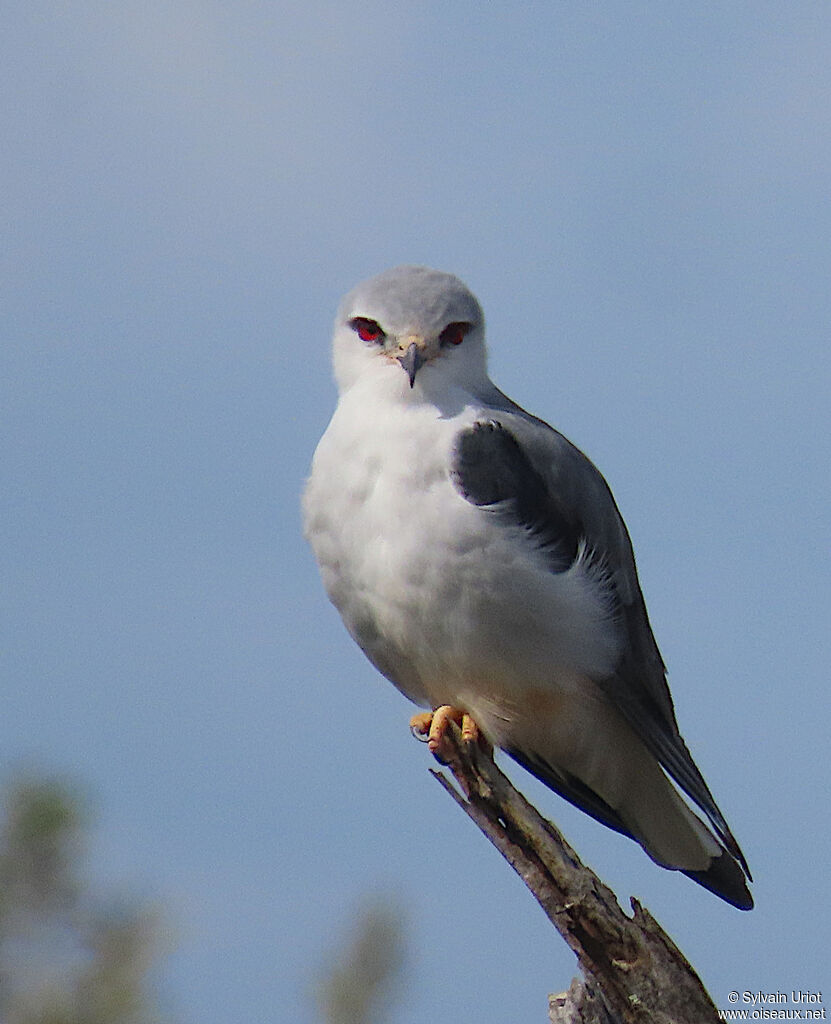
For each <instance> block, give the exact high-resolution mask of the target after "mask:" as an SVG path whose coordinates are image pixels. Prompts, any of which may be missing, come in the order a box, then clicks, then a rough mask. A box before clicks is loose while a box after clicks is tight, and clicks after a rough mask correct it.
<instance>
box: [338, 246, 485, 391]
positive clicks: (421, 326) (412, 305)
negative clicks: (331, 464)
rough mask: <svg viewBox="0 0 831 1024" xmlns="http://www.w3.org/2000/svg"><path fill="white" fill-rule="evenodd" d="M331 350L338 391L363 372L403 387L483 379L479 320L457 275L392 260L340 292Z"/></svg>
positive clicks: (475, 304) (480, 381)
mask: <svg viewBox="0 0 831 1024" xmlns="http://www.w3.org/2000/svg"><path fill="white" fill-rule="evenodd" d="M333 357H334V364H335V377H336V378H337V382H338V386H339V388H340V390H341V393H343V392H344V391H346V390H348V389H349V388H351V387H352V385H353V384H355V383H356V382H357V381H359V380H362V379H363V378H365V377H367V376H372V377H373V378H376V379H378V378H383V377H386V378H387V379H388V380H394V381H395V382H396V384H399V382H403V383H404V385H405V387H407V388H409V389H414V388H416V387H418V386H420V385H421V384H424V385H425V386H426V385H427V383H428V382H429V381H433V382H441V381H444V382H447V383H448V384H456V385H458V386H462V387H467V388H476V387H477V386H481V385H482V384H483V383H484V382H486V381H487V365H486V363H487V360H486V353H485V320H484V317H483V315H482V310H481V307H480V306H479V303H478V302H477V301H476V297H475V296H474V295H473V293H472V292H471V291H470V290H469V289H468V288H467V287H466V286H465V285H464V284H463V283H462V282H461V281H460V280H459V279H458V277H454V276H453V275H452V274H445V273H442V272H441V271H438V270H430V269H429V268H428V267H408V266H405V267H394V268H393V269H392V270H385V271H384V272H383V273H381V274H378V275H377V276H376V277H372V278H370V279H369V280H368V281H364V282H363V283H362V284H359V285H358V286H357V287H356V288H353V290H352V291H351V292H349V294H348V295H346V296H345V298H344V299H343V301H342V302H341V304H340V308H339V309H338V315H337V318H336V320H335V333H334V338H333Z"/></svg>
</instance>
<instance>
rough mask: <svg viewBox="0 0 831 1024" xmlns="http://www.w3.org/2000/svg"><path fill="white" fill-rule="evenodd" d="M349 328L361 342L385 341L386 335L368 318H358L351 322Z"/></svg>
mask: <svg viewBox="0 0 831 1024" xmlns="http://www.w3.org/2000/svg"><path fill="white" fill-rule="evenodd" d="M349 326H350V327H351V328H352V330H353V331H354V332H355V333H356V334H357V335H358V337H359V338H360V339H361V341H383V340H384V338H385V337H386V334H384V332H383V331H382V330H381V327H380V325H379V324H378V323H376V321H375V320H370V319H369V317H366V316H356V317H353V318H352V319H351V320H350V321H349Z"/></svg>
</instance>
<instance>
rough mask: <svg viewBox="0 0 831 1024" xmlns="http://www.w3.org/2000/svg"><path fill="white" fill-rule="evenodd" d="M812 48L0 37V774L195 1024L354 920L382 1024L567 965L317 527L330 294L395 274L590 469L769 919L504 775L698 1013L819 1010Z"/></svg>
mask: <svg viewBox="0 0 831 1024" xmlns="http://www.w3.org/2000/svg"><path fill="white" fill-rule="evenodd" d="M829 52H831V10H829V8H828V6H827V5H825V4H822V3H807V2H799V0H796V2H793V3H788V4H779V3H765V2H754V3H742V2H736V3H729V4H726V3H725V4H717V3H706V4H698V5H694V6H688V7H686V8H685V7H683V6H682V5H674V6H667V5H663V4H643V3H641V4H626V5H624V4H614V3H609V2H599V3H594V4H577V3H572V4H568V3H553V4H552V3H529V4H524V5H516V4H505V3H496V4H489V5H487V6H486V7H485V6H483V5H481V4H473V3H467V2H460V3H457V4H452V5H451V4H438V3H421V4H413V3H409V2H406V0H405V2H402V3H397V4H395V5H392V4H382V3H363V4H349V3H345V4H343V3H334V2H332V3H325V2H318V0H313V2H310V3H308V4H306V5H304V7H303V9H302V10H301V9H299V5H291V4H281V3H275V4H266V3H262V2H244V3H239V4H235V5H231V6H229V5H221V4H216V3H209V2H206V0H190V2H185V0H179V2H173V0H149V2H148V0H145V2H143V3H142V4H137V3H134V2H132V0H126V2H124V3H120V4H111V3H105V2H87V3H83V4H81V5H77V4H68V3H61V2H55V3H42V2H38V0H30V2H28V3H26V4H18V5H12V6H7V8H6V9H5V11H4V13H3V31H2V33H0V95H2V96H3V101H2V108H0V117H2V133H3V139H4V142H3V146H2V148H0V185H2V188H0V204H1V205H0V209H1V210H2V223H3V229H2V237H3V245H2V248H1V249H0V260H2V273H0V329H1V330H2V334H0V388H2V395H0V403H1V407H2V424H3V436H4V443H3V445H2V450H0V466H1V467H2V469H1V470H0V471H1V472H2V492H3V498H2V502H3V513H2V518H1V519H0V558H2V578H3V586H2V591H0V600H1V601H2V615H1V618H0V621H2V627H0V628H2V633H3V643H2V655H0V657H1V658H2V673H3V693H4V697H3V701H2V714H0V772H2V773H3V774H5V775H7V774H8V773H10V772H12V771H13V770H15V769H19V768H20V767H21V766H40V767H42V768H45V769H47V770H55V771H60V772H65V773H68V774H69V775H70V776H72V777H73V778H74V779H76V780H78V781H79V782H80V783H81V784H82V785H84V786H85V787H87V789H88V791H89V792H90V793H91V794H92V795H93V798H94V801H95V803H96V805H97V807H98V812H99V820H100V825H99V829H98V832H97V834H96V839H95V843H94V846H93V850H92V857H93V867H92V870H93V872H94V874H95V876H96V877H97V878H99V879H100V880H101V882H102V883H106V884H112V885H116V884H121V883H124V884H127V885H128V886H132V887H133V888H134V889H136V890H137V891H140V892H141V893H143V894H145V895H147V896H149V897H153V898H155V899H158V900H159V901H161V902H162V903H163V904H164V906H165V907H166V912H167V915H168V919H169V920H170V922H171V930H172V932H173V933H174V934H175V938H176V942H177V951H176V953H175V954H174V955H173V956H172V957H171V958H170V960H169V962H168V963H167V965H166V968H165V973H164V978H163V991H164V998H165V1000H166V1004H167V1005H168V1006H169V1008H170V1009H171V1010H172V1011H173V1012H174V1013H175V1014H176V1016H177V1018H178V1019H179V1020H181V1021H184V1022H197V1021H200V1022H201V1021H208V1020H221V1021H227V1022H237V1021H239V1022H248V1021H252V1020H262V1021H265V1020H275V1021H276V1020H296V1021H300V1022H307V1021H308V1022H311V1021H313V1020H315V1012H314V1008H313V1001H312V999H311V995H310V992H311V989H312V987H313V984H314V978H315V976H316V972H317V971H318V969H319V968H320V965H321V964H323V963H325V961H326V956H327V952H328V951H329V950H330V949H331V948H333V946H334V945H335V944H336V943H337V941H338V939H339V937H340V936H342V935H343V934H344V932H345V931H347V930H348V927H349V922H350V919H351V918H352V916H353V915H354V914H355V912H356V908H358V907H360V906H361V904H362V902H363V901H364V900H366V899H367V898H369V897H371V896H372V895H373V894H376V893H381V894H386V895H387V896H388V897H390V898H391V899H394V900H395V901H396V902H397V905H398V906H399V907H400V908H401V911H402V914H403V915H404V918H405V920H406V926H407V936H408V943H409V954H408V961H407V968H406V971H405V976H404V982H403V990H402V994H401V1003H400V1005H399V1007H398V1009H397V1011H396V1013H395V1015H394V1018H393V1019H394V1022H395V1024H414V1022H416V1021H421V1020H423V1019H425V1016H426V1014H427V1013H428V1012H429V1011H431V1010H433V1009H434V1008H435V1007H437V1006H449V1005H451V1004H453V1003H454V1001H457V1002H458V1003H459V1004H460V1005H462V1006H463V1007H464V1016H465V1019H470V1020H480V1021H483V1022H501V1021H505V1020H526V1021H532V1020H543V1019H545V1014H546V994H547V993H548V992H549V991H556V990H559V989H562V988H565V987H567V985H568V983H569V980H570V978H571V976H572V974H573V973H574V970H575V965H574V961H573V957H572V955H571V953H570V952H569V951H568V950H567V948H566V947H565V945H564V944H563V943H562V941H561V940H560V939H559V937H558V936H557V935H556V934H555V933H554V931H553V930H552V929H551V928H550V926H549V925H548V924H547V922H546V921H545V919H544V918H543V916H542V914H541V913H540V911H539V909H538V908H537V906H536V904H535V903H534V902H533V900H532V899H531V897H530V896H529V895H527V894H526V893H525V891H524V890H523V888H522V886H521V884H520V883H519V881H518V880H517V879H515V878H514V877H513V876H512V874H511V873H510V871H509V869H508V868H507V867H506V866H505V865H504V864H503V863H502V862H501V860H500V858H499V856H498V855H497V854H496V852H495V851H493V850H492V849H491V848H490V847H489V846H488V845H487V843H486V842H485V841H484V839H482V838H481V837H480V836H479V835H478V834H477V833H476V831H475V830H474V829H473V827H472V826H471V825H470V823H469V822H468V821H467V820H466V819H464V817H463V816H462V815H461V814H460V813H459V811H458V810H457V809H456V808H455V807H454V806H453V805H452V802H451V801H450V800H449V799H448V798H447V797H446V796H445V795H444V794H443V793H442V792H441V790H440V789H439V787H438V786H437V785H436V783H435V782H434V781H433V780H432V779H431V778H430V776H429V775H428V772H427V768H428V766H429V761H428V755H427V753H426V750H425V748H424V747H423V746H421V745H419V744H417V743H415V742H414V741H413V740H412V739H411V738H410V736H409V733H408V730H407V720H408V718H409V715H410V714H411V711H412V709H411V707H410V706H409V705H408V704H407V703H406V701H405V700H404V698H402V697H401V696H400V695H399V694H398V693H397V692H396V691H395V690H394V689H393V687H391V686H390V685H389V684H388V683H386V682H385V681H384V680H383V679H381V678H380V677H379V676H378V675H377V674H376V673H375V672H374V670H373V669H372V668H371V666H370V665H369V664H368V663H367V662H365V660H364V659H363V656H362V655H361V653H360V651H358V650H357V648H355V647H354V645H353V644H352V643H351V641H350V640H349V638H348V636H347V635H346V633H345V631H344V630H343V628H342V626H341V625H340V622H339V620H338V618H337V615H336V613H335V611H334V610H333V609H332V608H331V607H330V606H329V605H328V603H327V602H326V599H325V596H324V594H323V590H322V587H321V585H320V582H319V580H318V577H317V572H316V568H315V565H314V562H313V559H312V557H311V555H310V552H309V551H308V549H307V548H306V546H305V544H304V543H303V540H302V537H301V531H300V522H299V511H298V496H299V493H300V491H301V489H302V485H303V480H304V477H305V474H306V472H307V468H308V463H309V460H310V457H311V454H312V451H313V450H314V446H315V444H316V443H317V440H318V437H319V436H320V434H321V433H322V431H323V429H324V428H325V425H326V423H327V421H328V418H329V416H330V414H331V411H332V408H333V406H334V402H335V390H334V386H333V384H332V382H331V374H330V369H329V334H330V326H331V321H332V318H333V315H334V311H335V308H336V305H337V302H338V299H339V297H340V295H341V294H342V293H343V292H344V291H346V290H347V289H348V288H350V287H351V286H352V285H354V284H355V283H356V282H357V281H359V280H361V279H362V278H364V277H366V276H368V275H369V274H372V273H374V272H376V271H378V270H381V269H384V268H385V267H387V266H390V265H394V264H396V263H401V262H410V263H413V262H416V263H418V262H421V263H427V264H430V265H433V266H437V267H440V268H441V269H445V270H449V271H453V272H455V273H457V274H459V275H460V276H461V277H463V278H464V279H465V280H466V281H467V283H468V284H469V285H470V286H471V288H472V289H473V290H474V291H475V292H476V293H477V295H478V296H479V298H480V300H481V302H482V304H483V306H484V309H485V313H486V316H487V319H488V331H489V338H490V349H491V371H492V376H493V377H494V379H495V380H496V382H497V383H498V384H499V386H500V387H501V388H502V389H503V390H504V391H506V392H507V393H508V394H510V395H511V396H512V397H513V398H515V399H516V400H517V401H519V402H520V403H521V404H522V405H524V406H525V407H526V408H528V409H529V410H531V411H533V412H535V413H537V414H538V415H540V416H542V417H544V418H545V419H548V420H549V421H551V422H552V423H554V424H555V425H556V426H557V427H559V428H560V429H561V430H563V431H564V432H565V433H566V434H567V435H568V436H569V437H570V438H571V439H572V440H573V441H575V443H577V444H578V445H579V446H580V447H582V448H583V449H584V450H585V451H586V452H587V453H588V454H589V455H590V456H591V457H592V458H593V459H594V461H595V462H596V463H597V464H598V465H599V466H600V468H601V470H602V471H603V472H604V474H605V475H606V477H607V479H608V480H609V482H610V484H611V486H612V488H613V490H614V492H615V495H616V497H617V500H618V503H619V505H620V507H621V509H622V511H623V513H624V516H625V517H626V520H627V523H628V525H629V528H630V531H631V533H632V536H633V540H634V543H635V549H636V553H637V556H638V564H639V569H640V574H641V581H642V584H643V588H644V591H645V594H646V599H647V604H648V606H649V609H650V615H651V618H652V622H653V626H654V628H655V631H656V634H657V637H658V642H659V644H660V646H661V649H662V652H663V655H664V658H665V660H666V661H667V663H668V665H669V669H670V682H671V686H672V690H673V694H674V697H675V702H676V708H677V711H678V716H679V720H680V723H681V727H682V731H683V733H684V735H685V737H686V739H687V742H688V744H689V745H690V747H691V749H692V751H693V753H694V755H695V757H696V760H697V761H698V762H699V764H700V766H701V768H702V770H703V771H704V774H705V775H706V777H707V779H708V781H709V782H710V785H711V788H712V789H713V791H714V793H715V795H716V798H717V800H718V801H719V803H720V805H721V806H722V809H723V810H724V812H725V814H726V815H727V817H728V819H729V821H730V823H731V825H732V826H733V829H734V831H735V833H736V835H737V837H738V838H739V841H740V842H741V844H742V846H743V848H744V850H745V852H746V854H747V857H748V860H749V862H750V865H751V869H752V870H753V873H754V877H755V879H756V884H755V887H754V894H755V897H756V901H757V909H756V910H754V911H753V912H752V913H750V914H741V913H739V912H738V911H735V910H733V909H732V908H729V907H727V906H725V905H722V904H721V903H720V902H719V901H718V900H716V899H715V898H713V897H711V896H709V895H708V894H707V893H705V892H703V890H700V889H698V888H697V887H696V886H694V885H693V884H692V883H690V882H689V881H688V880H686V879H684V878H683V877H681V876H680V875H676V874H671V873H668V872H663V871H661V870H659V869H658V868H656V867H655V866H654V865H653V864H652V863H651V862H650V861H649V860H648V859H647V858H646V857H645V856H644V854H643V853H642V851H640V849H639V848H638V847H637V846H635V844H633V843H631V842H627V841H626V840H624V839H622V838H620V837H617V836H615V835H613V834H612V833H610V832H608V831H607V830H605V829H602V828H601V827H600V826H598V825H596V824H595V823H593V822H592V821H590V820H588V819H587V818H585V817H584V816H581V815H579V814H578V813H577V812H574V811H572V810H571V809H570V808H567V807H566V806H565V805H564V804H563V802H562V801H560V800H559V799H557V798H556V797H555V796H554V795H553V794H550V793H548V792H547V791H546V790H544V789H543V788H542V787H541V786H539V785H537V784H536V783H535V782H534V781H533V780H531V779H530V778H529V777H528V776H526V775H525V774H523V773H522V772H521V770H520V769H515V770H512V775H513V776H514V778H515V779H516V780H517V781H518V783H519V784H520V785H521V787H522V788H523V790H524V791H525V792H526V793H528V794H529V795H530V796H531V797H532V799H534V800H535V802H537V804H538V805H539V806H540V807H541V809H542V810H543V812H544V813H546V814H548V815H550V816H551V817H552V818H553V819H554V820H555V821H556V822H558V823H559V824H560V825H561V827H562V828H563V829H564V831H565V833H566V836H567V837H568V839H569V840H570V841H571V842H572V844H573V845H574V846H575V847H576V849H577V850H578V852H579V853H580V854H581V855H582V856H583V857H584V859H586V860H587V861H588V862H589V863H590V864H591V865H592V866H593V867H594V868H595V869H596V870H597V871H598V872H599V873H600V874H601V876H602V877H603V878H604V879H605V880H606V881H607V882H608V883H609V884H610V885H611V886H612V887H613V888H614V889H615V891H616V892H617V894H618V896H619V898H620V900H621V902H623V903H626V902H627V901H628V897H629V895H630V894H631V895H636V896H637V897H638V898H639V899H640V900H641V901H642V902H643V903H644V904H645V905H646V906H647V907H648V908H649V909H650V910H651V911H652V912H653V914H654V915H655V916H656V917H657V918H658V919H659V920H660V921H661V922H662V923H663V925H664V926H665V927H666V928H667V930H668V931H669V932H670V933H671V934H672V935H673V937H674V938H675V940H676V941H677V942H678V944H679V945H680V946H681V948H682V949H683V950H684V951H685V953H686V954H687V956H688V957H689V959H690V960H691V961H692V962H693V963H694V964H695V966H696V967H697V968H698V970H699V971H700V973H701V976H702V978H703V980H704V982H705V984H706V985H707V986H708V988H709V990H710V992H711V993H712V995H713V997H714V999H715V1000H716V1002H717V1003H718V1004H719V1005H721V1006H726V1005H727V1003H726V995H727V992H728V991H729V990H730V989H738V990H740V991H741V990H745V989H749V990H766V991H767V990H775V989H781V990H789V989H791V988H802V989H806V988H807V989H812V990H817V989H822V988H829V987H831V986H829V984H828V982H829V980H831V979H829V977H828V967H827V948H828V944H829V934H828V920H829V914H828V904H829V899H828V897H829V889H830V888H831V886H829V881H828V871H827V865H828V860H829V853H830V852H831V851H829V838H830V835H829V824H828V821H829V800H828V791H827V775H828V754H827V749H828V740H827V736H828V730H829V724H831V723H830V722H829V712H828V700H827V665H828V624H829V614H828V613H829V604H831V602H830V601H829V596H831V595H830V594H829V589H830V588H829V561H828V514H827V510H828V506H829V498H831V495H829V474H828V450H829V442H828V437H829V428H831V416H829V401H828V393H829V375H828V369H829V348H830V347H831V346H830V345H829V342H830V341H831V338H829V333H830V330H829V329H830V328H831V288H829V281H830V280H831V259H829V237H831V192H830V191H829V181H831V130H829V119H831V113H829V112H831V64H829V61H828V53H829ZM448 1019H449V1018H448Z"/></svg>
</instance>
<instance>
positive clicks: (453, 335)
mask: <svg viewBox="0 0 831 1024" xmlns="http://www.w3.org/2000/svg"><path fill="white" fill-rule="evenodd" d="M470 328H471V324H467V323H453V324H448V325H447V327H445V329H444V330H443V331H442V332H441V334H440V335H439V341H440V342H441V344H442V345H461V343H462V342H463V341H464V340H465V335H466V334H467V332H468V331H469V330H470Z"/></svg>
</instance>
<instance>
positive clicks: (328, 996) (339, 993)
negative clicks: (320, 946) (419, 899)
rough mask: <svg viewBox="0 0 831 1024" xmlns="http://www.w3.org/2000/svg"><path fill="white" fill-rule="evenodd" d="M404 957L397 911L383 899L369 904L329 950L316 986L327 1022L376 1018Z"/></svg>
mask: <svg viewBox="0 0 831 1024" xmlns="http://www.w3.org/2000/svg"><path fill="white" fill-rule="evenodd" d="M403 962H404V938H403V927H402V923H401V916H400V914H398V913H397V912H396V911H395V909H394V907H393V906H392V905H390V904H389V903H386V902H374V903H371V904H370V905H368V906H367V907H366V908H365V909H364V910H363V911H362V912H361V913H359V914H358V915H357V918H356V920H355V922H354V923H353V926H352V933H351V935H350V936H349V937H348V938H347V939H346V940H345V942H344V943H343V945H342V946H341V948H340V949H339V950H336V951H335V952H334V954H333V955H332V958H331V961H330V964H329V966H328V967H327V970H326V974H325V976H324V979H323V981H322V982H321V984H320V986H319V989H318V1003H319V1006H320V1010H321V1014H322V1017H323V1020H324V1021H326V1024H381V1021H383V1020H384V1019H386V1017H387V1014H388V1011H389V1009H390V1007H391V1004H392V1001H393V999H394V997H395V994H396V988H397V986H396V982H397V981H398V980H399V977H400V973H401V968H402V966H403Z"/></svg>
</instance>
